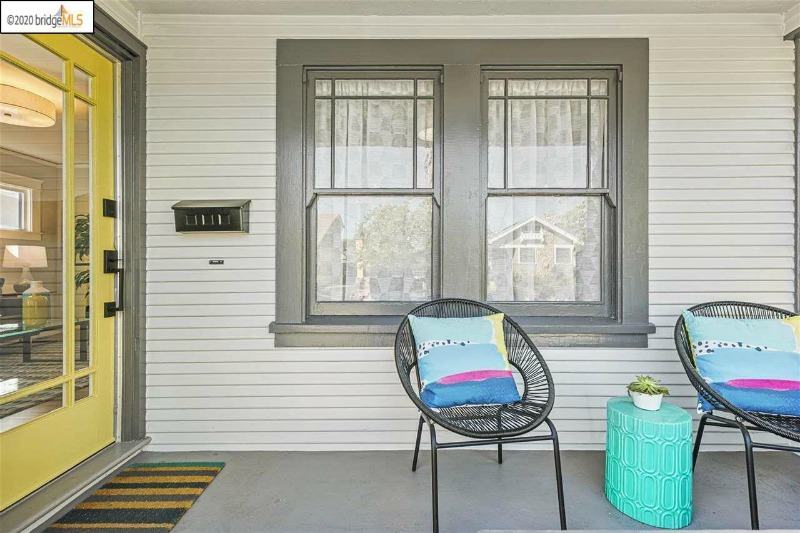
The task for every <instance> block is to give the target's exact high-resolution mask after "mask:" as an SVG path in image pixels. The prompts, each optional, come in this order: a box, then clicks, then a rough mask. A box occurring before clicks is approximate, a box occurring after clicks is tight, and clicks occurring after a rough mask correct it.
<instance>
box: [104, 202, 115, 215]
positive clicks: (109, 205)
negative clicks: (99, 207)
mask: <svg viewBox="0 0 800 533" xmlns="http://www.w3.org/2000/svg"><path fill="white" fill-rule="evenodd" d="M103 216H104V217H109V218H117V201H116V200H109V199H108V198H103Z"/></svg>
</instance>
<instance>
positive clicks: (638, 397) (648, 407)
mask: <svg viewBox="0 0 800 533" xmlns="http://www.w3.org/2000/svg"><path fill="white" fill-rule="evenodd" d="M628 395H629V396H630V397H631V398H632V399H633V405H635V406H636V407H638V408H639V409H644V410H645V411H658V410H659V409H661V401H662V400H663V399H664V395H663V394H644V393H642V392H632V391H628Z"/></svg>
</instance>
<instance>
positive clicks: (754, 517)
mask: <svg viewBox="0 0 800 533" xmlns="http://www.w3.org/2000/svg"><path fill="white" fill-rule="evenodd" d="M736 425H737V426H739V430H740V431H741V432H742V437H743V438H744V458H745V462H746V464H747V492H748V497H749V498H750V528H751V529H759V527H758V494H757V493H756V468H755V462H754V461H753V441H752V440H751V439H750V432H749V431H747V428H746V427H745V426H744V424H742V423H741V422H739V421H738V420H737V421H736Z"/></svg>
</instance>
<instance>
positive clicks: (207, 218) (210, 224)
mask: <svg viewBox="0 0 800 533" xmlns="http://www.w3.org/2000/svg"><path fill="white" fill-rule="evenodd" d="M172 210H173V211H174V212H175V231H177V232H178V233H197V232H214V233H216V232H227V233H249V232H250V200H182V201H180V202H178V203H177V204H175V205H173V206H172Z"/></svg>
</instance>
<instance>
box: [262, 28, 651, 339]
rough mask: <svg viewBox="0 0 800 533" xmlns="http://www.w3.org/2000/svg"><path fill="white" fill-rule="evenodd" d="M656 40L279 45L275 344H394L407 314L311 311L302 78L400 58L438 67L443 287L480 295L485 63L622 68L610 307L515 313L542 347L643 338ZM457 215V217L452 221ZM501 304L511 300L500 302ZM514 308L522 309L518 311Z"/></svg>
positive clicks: (410, 64)
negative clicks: (652, 47)
mask: <svg viewBox="0 0 800 533" xmlns="http://www.w3.org/2000/svg"><path fill="white" fill-rule="evenodd" d="M648 49H649V47H648V41H647V39H557V40H545V39H542V40H526V39H519V40H491V39H477V40H435V39H434V40H422V39H420V40H416V39H415V40H358V39H342V40H338V39H336V40H315V39H299V40H285V39H279V40H278V44H277V56H278V58H277V94H278V96H277V155H278V158H277V194H278V198H279V201H278V203H277V240H276V245H277V265H276V268H277V278H276V279H277V282H276V320H275V322H273V323H272V324H270V331H271V332H273V333H274V334H275V345H276V346H389V345H391V344H392V342H393V335H394V333H395V331H396V328H397V326H398V325H399V323H400V320H401V318H402V317H400V316H369V317H366V316H335V317H334V316H316V317H313V316H309V315H308V312H307V306H306V298H307V292H306V291H307V287H306V285H305V276H306V273H307V272H306V271H307V269H306V251H305V250H304V247H305V243H306V234H305V233H306V229H305V226H306V224H305V220H304V217H305V205H304V196H305V194H304V183H303V182H304V175H305V174H304V153H305V152H304V150H305V149H304V143H303V124H304V120H302V117H303V116H304V112H305V111H304V107H305V103H304V102H305V99H304V87H303V83H304V77H305V72H306V69H307V68H308V67H314V68H325V67H328V68H336V69H341V68H342V67H343V66H347V67H352V68H359V67H361V68H363V67H377V66H386V65H402V66H403V67H404V68H421V69H425V68H429V67H439V68H441V70H442V74H443V79H444V84H443V87H442V89H443V90H442V93H443V102H444V103H445V104H444V106H443V108H444V109H443V113H444V124H445V125H446V128H445V129H444V135H443V155H442V159H443V166H442V216H443V218H446V219H447V220H448V221H450V222H449V223H443V224H442V227H441V274H446V273H447V272H458V273H459V275H457V276H456V275H450V276H448V275H441V295H442V296H444V297H464V298H472V299H475V300H481V299H483V294H484V287H483V278H484V271H485V267H484V253H485V251H484V242H483V239H482V238H475V239H464V238H463V235H476V236H481V235H482V230H483V225H484V221H483V219H482V217H481V216H476V213H483V205H482V200H483V198H482V197H481V195H480V194H479V193H480V191H481V189H482V187H483V181H484V177H483V175H482V171H481V168H482V162H481V158H482V155H481V153H480V152H481V151H480V150H479V149H477V148H478V147H480V146H481V143H482V123H483V117H482V100H481V92H482V89H481V83H480V80H481V76H482V72H483V70H484V69H485V67H486V66H492V67H496V68H505V69H511V70H513V69H515V68H519V67H539V68H542V67H570V68H588V69H595V68H618V69H619V70H620V73H621V74H622V73H624V82H623V84H622V86H621V89H620V93H621V108H622V109H623V110H624V112H621V113H620V116H621V119H620V120H621V123H620V127H621V133H622V136H623V138H624V139H625V142H624V143H622V144H623V145H622V146H620V147H619V148H618V150H619V159H618V160H619V164H620V167H621V174H622V178H621V180H620V181H621V183H620V184H619V189H618V191H617V192H616V193H617V195H618V205H619V209H620V210H621V215H620V227H619V228H618V233H617V235H618V236H617V242H616V245H615V246H616V248H617V250H618V252H617V253H618V256H619V257H620V258H621V259H620V265H619V266H620V268H619V269H618V270H617V272H615V277H616V280H617V287H618V289H617V294H618V298H617V302H616V305H617V313H616V314H615V317H614V318H590V317H577V316H573V317H569V316H559V317H518V319H519V322H520V323H521V324H522V325H523V327H524V328H525V329H526V331H528V332H529V333H531V334H532V335H533V336H534V340H535V341H536V342H537V343H538V344H540V345H542V346H630V347H634V346H636V347H642V346H647V334H648V333H653V332H654V331H655V327H654V326H653V325H652V324H650V323H649V321H648V305H649V301H648V300H649V298H648V296H649V295H648V259H647V256H648V228H647V196H648V185H647V172H648V166H647V165H648V54H649V52H648ZM453 221H457V222H453ZM498 307H500V308H501V309H502V308H503V307H504V305H503V304H498ZM510 314H511V315H512V316H515V317H516V316H517V315H515V314H514V313H513V312H511V313H510Z"/></svg>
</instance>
